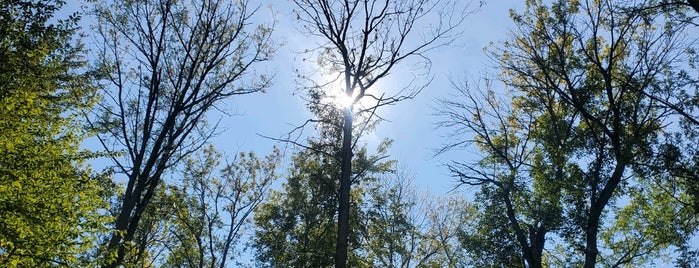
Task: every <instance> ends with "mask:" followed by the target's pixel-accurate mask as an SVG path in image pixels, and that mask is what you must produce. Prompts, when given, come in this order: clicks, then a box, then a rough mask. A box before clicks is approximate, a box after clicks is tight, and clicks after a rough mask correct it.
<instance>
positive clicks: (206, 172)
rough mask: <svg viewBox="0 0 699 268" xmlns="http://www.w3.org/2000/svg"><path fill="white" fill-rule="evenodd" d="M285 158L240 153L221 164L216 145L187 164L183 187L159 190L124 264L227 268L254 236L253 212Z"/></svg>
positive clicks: (191, 158) (176, 186)
mask: <svg viewBox="0 0 699 268" xmlns="http://www.w3.org/2000/svg"><path fill="white" fill-rule="evenodd" d="M280 158H281V154H280V152H279V151H278V150H276V149H275V151H274V153H272V154H270V155H269V156H267V157H265V158H259V157H257V156H256V155H255V154H253V153H240V154H238V155H237V156H236V157H235V158H234V159H233V161H231V162H230V163H226V164H225V165H222V163H221V161H222V155H221V153H220V152H218V151H217V150H216V149H215V148H214V147H213V146H208V147H205V148H204V149H203V153H200V154H196V155H193V156H190V157H188V158H187V159H185V160H184V161H185V164H184V166H183V168H182V175H183V178H182V180H181V181H180V183H172V184H169V185H165V186H164V187H163V188H161V189H160V190H159V191H158V193H157V196H155V198H154V199H153V207H152V209H150V210H149V211H147V212H146V214H145V216H144V218H143V219H142V223H141V225H140V227H139V230H138V231H137V233H136V237H135V239H134V242H133V243H134V245H135V247H133V248H131V251H129V255H128V256H127V257H126V258H125V261H124V265H126V266H130V267H148V266H152V265H154V264H157V265H163V266H165V267H229V266H230V264H231V263H233V264H235V263H236V262H235V261H236V259H237V257H239V256H240V254H241V253H242V252H243V250H244V245H243V239H244V238H247V237H249V236H250V235H251V233H249V231H250V230H251V225H250V224H251V220H252V212H253V210H254V209H255V208H256V207H257V206H258V204H260V203H261V202H262V200H263V199H264V197H265V196H266V194H267V190H268V188H269V187H270V186H271V184H272V182H273V181H274V180H275V179H276V177H277V175H276V173H275V170H276V168H277V165H278V163H279V161H280Z"/></svg>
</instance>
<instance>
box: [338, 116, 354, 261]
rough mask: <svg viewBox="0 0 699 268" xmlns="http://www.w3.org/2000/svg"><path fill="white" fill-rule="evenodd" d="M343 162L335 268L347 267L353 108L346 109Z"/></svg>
mask: <svg viewBox="0 0 699 268" xmlns="http://www.w3.org/2000/svg"><path fill="white" fill-rule="evenodd" d="M342 132H343V135H342V160H341V165H342V166H341V169H340V200H339V201H340V202H339V207H338V220H337V221H338V222H337V246H336V247H335V267H336V268H344V267H347V248H348V246H347V244H348V242H347V238H348V237H349V216H350V213H349V212H350V187H351V183H352V181H351V175H352V107H351V105H350V107H346V108H345V112H344V125H343V127H342Z"/></svg>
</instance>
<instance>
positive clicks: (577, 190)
mask: <svg viewBox="0 0 699 268" xmlns="http://www.w3.org/2000/svg"><path fill="white" fill-rule="evenodd" d="M631 4H632V3H627V2H621V1H618V2H617V1H605V0H601V1H554V2H553V3H552V4H550V5H544V4H543V3H542V2H541V1H527V10H526V11H525V12H524V13H522V14H516V13H514V12H513V13H512V18H513V20H514V21H515V24H516V25H517V31H516V32H515V36H514V37H513V38H512V40H510V41H507V42H505V43H503V44H502V46H501V47H500V48H498V49H496V50H495V51H494V52H493V56H494V58H496V59H497V60H498V61H499V67H500V70H501V71H502V73H501V76H500V77H499V79H498V80H499V81H501V82H502V83H503V84H504V85H505V86H506V88H507V92H508V93H509V94H510V99H498V98H497V97H496V96H495V94H494V93H493V90H492V88H486V92H487V93H486V94H485V95H479V94H477V93H474V92H473V91H470V90H468V89H467V88H466V87H463V86H461V91H460V93H459V94H460V96H462V97H465V100H466V101H464V102H460V101H453V98H452V99H451V100H444V101H442V103H443V104H444V105H445V107H447V108H444V109H443V110H442V112H443V113H444V114H446V115H447V117H448V118H449V119H447V120H444V121H443V122H442V123H441V124H442V126H445V127H449V128H452V129H454V130H455V131H457V132H464V131H471V132H472V133H474V134H475V137H474V138H473V139H470V140H466V141H463V140H462V141H458V142H456V143H453V144H451V145H450V146H447V147H446V148H445V149H447V150H448V149H451V148H455V147H458V146H462V145H464V144H472V143H475V144H476V145H478V146H479V147H480V148H481V150H482V151H483V152H484V158H483V159H482V160H480V161H479V162H477V163H463V162H454V163H452V164H451V165H450V170H451V171H452V172H453V173H454V175H455V176H457V177H458V178H460V180H461V181H462V182H463V183H465V184H470V185H479V186H481V187H482V188H481V194H482V195H483V196H484V197H485V198H486V200H488V201H489V202H492V203H495V204H498V205H497V206H496V208H499V209H496V210H488V211H487V212H486V213H485V216H491V215H492V216H494V217H505V218H506V219H507V222H508V224H509V230H506V232H505V234H507V236H509V237H510V238H507V236H504V237H503V239H509V240H510V241H512V243H513V244H514V245H516V246H517V248H518V251H519V252H520V254H521V256H522V259H523V262H524V263H526V266H530V267H540V266H542V265H545V264H552V265H556V264H560V265H562V264H565V265H571V264H573V265H580V266H584V267H594V266H595V265H596V264H597V263H599V264H602V265H605V266H612V267H617V266H622V265H639V264H642V263H643V262H644V261H646V260H648V259H649V258H651V257H654V256H658V255H659V254H661V253H662V252H665V251H667V250H668V249H669V248H670V247H671V246H672V245H675V246H678V247H681V246H682V245H683V244H685V243H686V242H687V237H691V235H692V234H694V233H695V232H696V228H697V225H696V224H697V222H696V220H695V219H694V218H695V217H694V216H692V214H691V213H690V212H689V209H688V207H687V206H684V205H683V204H684V203H687V202H688V199H687V195H686V194H684V193H685V190H686V189H683V188H682V187H677V186H678V184H677V182H678V181H680V179H681V177H680V176H678V173H672V172H668V170H671V169H668V168H667V165H665V166H663V165H656V164H655V163H657V161H658V160H660V159H663V154H664V153H665V149H664V148H666V147H667V146H666V145H667V144H668V143H671V142H672V138H671V137H673V136H675V135H673V134H672V132H673V131H674V129H673V127H672V125H673V124H688V125H686V126H691V125H692V124H693V122H695V121H696V118H697V116H696V115H694V114H692V111H693V109H694V108H695V105H696V104H695V103H693V100H694V99H695V98H694V97H693V96H691V94H690V93H688V92H690V91H689V89H691V88H693V87H695V86H696V81H694V80H693V79H689V78H688V76H687V75H686V73H685V72H684V71H683V68H681V66H682V65H683V64H687V60H688V59H687V58H685V57H681V56H680V55H682V53H683V52H684V51H683V49H684V47H685V44H687V43H691V42H692V41H694V40H688V39H685V38H686V36H685V35H684V34H683V28H682V27H683V25H682V24H680V23H673V22H672V21H668V20H666V19H664V18H665V17H663V16H664V14H663V13H659V12H654V11H646V12H636V13H630V12H627V11H628V10H629V9H630V8H632V6H630V5H631ZM690 55H691V54H690ZM690 62H691V61H690ZM487 86H489V85H487ZM688 129H693V130H696V125H694V126H691V127H689V128H688ZM685 130H686V129H685ZM622 198H623V199H627V200H629V202H630V203H629V204H628V205H624V204H623V202H622ZM632 215H633V216H632ZM658 221H662V222H664V224H663V226H662V227H659V226H657V223H658ZM552 235H556V236H558V237H559V238H560V239H559V241H564V243H562V244H561V243H557V242H556V240H555V239H551V240H547V236H549V237H550V236H552ZM546 241H551V242H553V243H554V246H552V248H553V250H552V252H558V253H565V252H568V253H567V254H555V253H554V254H548V255H547V254H544V253H543V250H544V249H545V248H546V247H545V242H546ZM551 242H549V243H551ZM600 245H601V246H602V248H601V249H600Z"/></svg>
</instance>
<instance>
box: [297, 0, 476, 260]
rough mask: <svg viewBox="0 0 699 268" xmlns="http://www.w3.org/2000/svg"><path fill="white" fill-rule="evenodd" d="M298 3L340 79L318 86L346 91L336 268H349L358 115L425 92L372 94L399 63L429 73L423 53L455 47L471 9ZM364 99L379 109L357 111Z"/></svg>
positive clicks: (390, 1)
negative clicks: (413, 63) (414, 63)
mask: <svg viewBox="0 0 699 268" xmlns="http://www.w3.org/2000/svg"><path fill="white" fill-rule="evenodd" d="M294 3H295V4H296V7H298V10H297V13H296V14H297V19H298V21H299V22H300V23H301V25H302V30H303V31H304V32H305V33H307V34H309V35H313V36H316V37H319V38H320V40H322V41H321V43H320V44H319V45H318V47H317V48H315V49H312V50H309V51H310V52H311V53H312V52H317V53H318V68H319V69H321V71H322V72H323V73H325V74H330V76H332V77H335V79H334V80H333V79H331V80H333V81H329V82H328V81H322V82H319V83H315V84H316V85H317V86H316V87H318V88H322V89H324V90H332V88H329V87H331V86H332V85H334V82H335V81H339V82H341V84H342V86H341V90H342V92H341V93H339V94H338V95H341V96H342V98H347V99H348V101H347V104H346V105H345V107H343V122H342V137H343V142H342V150H341V156H340V158H341V172H340V173H341V175H340V179H339V182H340V183H339V184H340V188H339V206H338V213H339V216H338V232H337V233H338V235H337V248H336V254H335V267H345V266H346V263H347V248H348V241H347V237H348V234H349V232H350V230H349V226H350V225H349V222H350V219H349V217H350V213H349V212H350V189H351V187H352V178H351V172H352V164H351V163H352V151H353V149H354V145H355V144H356V138H357V137H354V138H353V136H352V129H353V115H354V116H358V115H360V114H368V116H367V117H366V118H372V117H373V116H376V114H375V112H376V109H377V108H378V107H381V106H385V105H390V104H395V103H396V102H399V101H401V100H405V99H410V98H413V97H414V96H415V95H416V94H417V93H418V92H420V90H421V89H422V88H424V87H425V86H426V85H417V86H416V85H415V84H413V83H410V84H409V85H408V86H407V87H406V88H404V89H403V90H400V91H399V92H398V93H396V94H395V95H391V96H386V95H385V93H381V92H372V91H371V90H370V89H371V88H372V86H374V85H376V83H377V82H378V81H380V80H381V79H383V78H385V77H386V76H388V74H389V73H390V72H391V71H392V70H394V67H395V66H396V64H398V63H399V62H403V61H405V60H406V59H408V58H413V57H415V58H417V59H420V60H421V61H420V63H421V64H425V65H422V67H423V68H426V70H429V59H428V58H427V57H426V56H425V54H424V53H425V52H427V51H429V50H431V49H434V48H436V47H439V46H443V45H445V44H449V43H450V42H452V41H453V40H454V38H456V37H457V36H458V31H457V27H458V26H459V25H460V24H461V23H462V22H463V21H464V18H465V16H466V15H467V13H468V12H470V10H468V9H463V10H460V9H457V8H456V5H455V3H456V2H452V1H441V2H440V1H439V0H411V1H403V0H384V1H382V0H343V1H331V0H294ZM430 16H434V17H437V18H439V19H438V20H436V22H435V23H434V24H428V25H426V24H420V22H426V20H427V19H428V17H430ZM418 27H419V28H422V29H419V28H418ZM423 29H424V30H423ZM316 82H317V81H316ZM336 90H337V89H336ZM365 97H368V98H369V100H371V102H372V103H374V104H373V105H370V106H369V107H366V108H364V107H362V108H361V109H358V110H356V111H355V110H354V109H353V107H355V105H356V104H358V103H359V102H360V100H362V99H364V98H365ZM361 134H362V131H360V132H359V135H360V136H361Z"/></svg>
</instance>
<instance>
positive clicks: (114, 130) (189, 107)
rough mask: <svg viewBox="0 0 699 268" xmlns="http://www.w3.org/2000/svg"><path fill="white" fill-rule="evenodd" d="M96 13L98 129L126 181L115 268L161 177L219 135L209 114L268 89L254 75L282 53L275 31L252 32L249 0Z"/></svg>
mask: <svg viewBox="0 0 699 268" xmlns="http://www.w3.org/2000/svg"><path fill="white" fill-rule="evenodd" d="M94 11H95V15H96V18H97V23H98V25H97V30H98V34H99V37H100V38H101V40H100V42H99V43H98V44H96V45H97V46H98V47H99V49H98V52H99V54H98V55H97V59H98V60H97V65H98V67H100V68H102V69H103V70H104V71H105V75H106V82H107V83H106V85H105V87H104V95H105V97H104V98H103V101H102V102H100V104H99V106H98V109H96V111H95V113H94V114H93V116H92V117H91V122H92V123H93V125H94V126H95V127H97V128H99V129H100V130H102V131H104V132H105V133H106V134H104V135H100V136H99V138H100V141H101V142H102V144H103V145H104V148H105V149H106V150H107V151H108V152H110V153H113V156H112V160H113V162H114V165H115V166H116V171H117V172H118V173H119V174H122V175H123V176H125V182H126V185H125V189H124V191H123V196H122V197H121V198H120V205H119V208H118V209H117V215H116V221H115V222H114V231H113V233H112V235H111V238H109V240H108V242H107V243H106V249H105V257H107V258H106V262H107V266H108V267H116V266H118V265H119V264H120V263H121V261H122V260H123V257H124V256H125V249H126V247H127V246H128V245H127V244H128V243H130V242H131V241H132V239H133V238H134V235H135V234H136V230H138V223H139V221H140V220H141V218H142V216H143V214H144V212H145V211H146V208H147V207H148V203H149V202H150V200H151V199H152V198H153V196H154V194H155V193H156V189H157V187H158V185H159V184H160V183H161V181H162V177H163V174H165V173H166V172H167V171H168V170H170V169H171V168H172V167H173V166H176V165H177V164H178V163H179V162H180V160H181V159H183V158H185V157H186V156H187V155H189V154H190V153H191V152H193V151H196V150H198V149H199V148H201V147H202V145H203V144H204V143H205V142H206V140H207V139H208V138H209V137H210V136H211V135H212V134H213V133H214V132H213V131H214V130H215V126H214V127H210V126H208V125H207V124H206V120H205V119H206V114H207V111H209V110H211V109H212V108H214V107H215V106H216V105H217V104H220V103H221V102H222V100H224V99H225V98H227V97H230V96H233V95H240V94H248V93H253V92H258V91H261V90H263V89H265V88H266V87H267V86H268V85H269V81H268V80H267V78H266V76H265V75H260V76H255V77H251V76H253V74H252V69H251V68H252V67H253V65H255V64H257V63H259V62H262V61H266V60H268V59H269V57H270V56H271V53H272V52H273V50H274V46H273V44H272V43H271V41H270V33H271V29H270V28H268V27H265V26H258V27H256V28H251V25H250V24H251V21H250V19H251V16H252V15H253V14H254V11H255V10H254V9H253V10H251V9H250V8H249V6H248V1H220V0H206V1H184V0H148V1H125V0H124V1H112V2H109V3H104V4H97V5H96V7H95V10H94ZM245 79H251V82H250V83H243V82H241V81H243V80H245Z"/></svg>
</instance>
